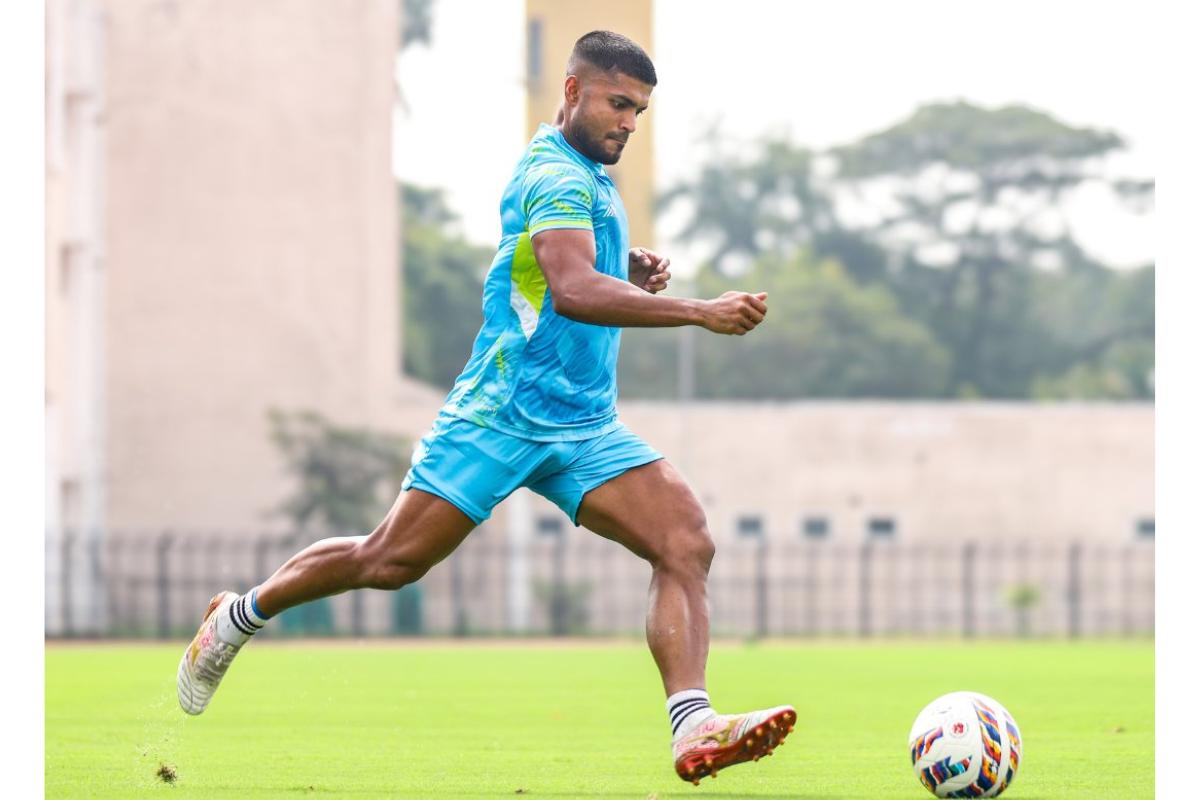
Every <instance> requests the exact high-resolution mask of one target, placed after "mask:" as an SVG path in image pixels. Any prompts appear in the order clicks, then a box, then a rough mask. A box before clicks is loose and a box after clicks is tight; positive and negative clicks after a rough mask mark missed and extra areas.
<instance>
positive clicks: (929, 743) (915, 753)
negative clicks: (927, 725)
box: [912, 727, 942, 766]
mask: <svg viewBox="0 0 1200 800" xmlns="http://www.w3.org/2000/svg"><path fill="white" fill-rule="evenodd" d="M940 738H942V729H941V728H940V727H938V728H934V729H933V730H930V731H925V733H923V734H921V735H920V736H918V737H917V738H916V739H915V740H914V741H913V746H912V763H913V766H916V763H917V759H918V758H920V757H921V756H923V755H925V754H926V753H928V752H929V748H931V747H933V743H934V742H936V741H937V740H938V739H940Z"/></svg>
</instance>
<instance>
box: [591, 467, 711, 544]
mask: <svg viewBox="0 0 1200 800" xmlns="http://www.w3.org/2000/svg"><path fill="white" fill-rule="evenodd" d="M578 519H579V524H580V525H582V526H584V527H585V528H587V529H588V530H590V531H594V532H596V533H598V534H600V535H601V536H604V537H606V538H608V539H612V540H613V541H616V542H619V543H621V544H623V545H625V547H627V548H629V549H630V550H631V551H633V552H634V553H635V554H637V555H639V556H641V557H642V558H646V559H650V560H656V559H658V558H659V557H661V556H662V554H663V552H664V551H665V549H666V548H667V547H668V546H669V545H670V543H671V541H670V540H671V538H672V537H678V536H681V535H687V534H695V533H698V532H701V531H704V532H705V533H707V531H706V529H705V528H706V524H705V519H704V510H703V509H702V508H701V507H700V501H699V500H697V499H696V495H695V493H694V492H692V489H691V487H690V486H688V483H687V481H686V480H684V478H683V476H682V475H680V474H679V471H678V470H676V469H675V467H673V466H671V464H670V463H669V462H668V461H667V460H666V459H660V460H658V461H655V462H653V463H650V464H646V465H644V466H640V467H635V468H634V469H631V470H628V471H627V472H624V473H622V474H621V475H618V476H617V477H615V478H613V479H612V480H610V481H608V482H606V483H604V484H602V485H600V486H597V487H596V488H595V489H593V490H592V491H590V492H588V493H587V494H586V495H584V497H583V501H582V502H581V503H580V504H579V515H578Z"/></svg>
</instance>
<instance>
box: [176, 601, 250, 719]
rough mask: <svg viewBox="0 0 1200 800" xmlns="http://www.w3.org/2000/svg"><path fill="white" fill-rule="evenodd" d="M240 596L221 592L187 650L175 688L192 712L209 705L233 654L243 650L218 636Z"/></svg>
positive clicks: (180, 701)
mask: <svg viewBox="0 0 1200 800" xmlns="http://www.w3.org/2000/svg"><path fill="white" fill-rule="evenodd" d="M237 599H238V594H237V592H221V593H220V594H218V595H217V596H216V597H214V598H213V599H212V600H210V601H208V610H207V611H205V612H204V621H203V622H202V623H200V629H199V630H198V631H196V636H195V638H193V639H192V643H191V644H190V645H188V648H187V650H184V651H183V658H182V659H180V661H179V672H178V673H177V674H176V677H175V688H176V690H177V691H178V692H179V707H180V708H182V709H183V710H184V711H186V712H187V713H189V714H199V713H200V712H202V711H204V709H205V708H207V707H208V703H209V701H210V700H212V696H213V693H214V692H216V691H217V684H219V683H220V682H221V678H223V677H225V671H226V670H228V669H229V665H230V663H231V662H232V661H233V657H234V656H236V655H237V653H238V650H241V649H242V646H241V645H240V644H230V643H229V642H226V641H224V640H223V639H221V637H220V636H218V635H217V619H218V617H219V615H220V614H222V613H227V611H228V608H229V606H230V605H231V604H232V603H233V602H234V601H235V600H237Z"/></svg>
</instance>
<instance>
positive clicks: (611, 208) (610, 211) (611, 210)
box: [604, 203, 617, 217]
mask: <svg viewBox="0 0 1200 800" xmlns="http://www.w3.org/2000/svg"><path fill="white" fill-rule="evenodd" d="M616 215H617V206H616V204H615V203H609V204H608V208H607V209H605V211H604V216H606V217H615V216H616Z"/></svg>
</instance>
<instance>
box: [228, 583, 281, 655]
mask: <svg viewBox="0 0 1200 800" xmlns="http://www.w3.org/2000/svg"><path fill="white" fill-rule="evenodd" d="M257 594H258V587H257V586H255V587H254V588H253V589H251V590H250V591H248V592H246V593H245V594H244V595H242V596H241V597H239V598H238V599H237V600H234V601H233V602H232V603H230V604H229V608H228V610H227V611H225V613H223V614H218V615H217V636H220V637H221V640H222V641H225V642H228V643H229V644H236V645H243V644H245V643H246V642H248V641H250V637H251V636H253V635H254V634H256V633H258V631H259V630H260V629H261V628H262V626H263V625H266V624H267V620H268V619H270V617H268V616H265V615H264V614H263V613H262V611H260V610H259V608H258V603H257V602H256V595H257Z"/></svg>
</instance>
